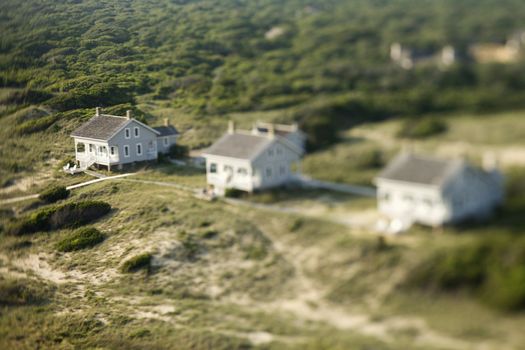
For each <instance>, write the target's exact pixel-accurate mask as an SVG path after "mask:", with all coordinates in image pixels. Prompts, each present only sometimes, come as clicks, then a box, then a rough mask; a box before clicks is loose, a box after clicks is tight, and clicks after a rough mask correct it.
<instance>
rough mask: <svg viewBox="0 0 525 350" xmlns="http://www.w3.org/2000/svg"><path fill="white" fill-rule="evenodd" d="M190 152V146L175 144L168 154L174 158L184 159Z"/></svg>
mask: <svg viewBox="0 0 525 350" xmlns="http://www.w3.org/2000/svg"><path fill="white" fill-rule="evenodd" d="M189 152H190V151H189V148H188V146H185V145H178V144H175V145H171V147H170V149H169V152H168V154H169V156H170V157H172V158H175V159H183V158H187V157H188V155H189Z"/></svg>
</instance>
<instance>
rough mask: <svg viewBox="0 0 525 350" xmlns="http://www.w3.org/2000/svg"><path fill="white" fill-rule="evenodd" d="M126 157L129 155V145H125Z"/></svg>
mask: <svg viewBox="0 0 525 350" xmlns="http://www.w3.org/2000/svg"><path fill="white" fill-rule="evenodd" d="M124 157H129V146H128V145H126V146H124Z"/></svg>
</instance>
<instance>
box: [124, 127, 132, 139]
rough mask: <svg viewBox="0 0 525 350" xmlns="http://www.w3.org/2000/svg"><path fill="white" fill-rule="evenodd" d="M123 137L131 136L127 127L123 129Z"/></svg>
mask: <svg viewBox="0 0 525 350" xmlns="http://www.w3.org/2000/svg"><path fill="white" fill-rule="evenodd" d="M124 137H125V138H127V139H129V138H130V137H131V134H130V131H129V128H126V129H125V130H124Z"/></svg>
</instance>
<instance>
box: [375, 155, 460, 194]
mask: <svg viewBox="0 0 525 350" xmlns="http://www.w3.org/2000/svg"><path fill="white" fill-rule="evenodd" d="M464 165H465V162H464V161H461V160H444V159H439V158H433V157H428V156H421V155H414V154H410V153H404V154H400V155H399V156H397V157H396V158H395V159H394V160H393V161H392V162H390V163H389V164H388V166H387V167H386V168H385V169H384V170H383V171H382V172H381V173H380V174H379V176H377V178H378V179H387V180H395V181H402V182H411V183H417V184H423V185H436V186H442V185H443V184H445V182H446V181H447V180H448V179H449V178H450V177H451V176H452V175H454V174H455V173H456V171H457V170H459V169H460V168H462V167H463V166H464Z"/></svg>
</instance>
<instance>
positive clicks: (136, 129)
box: [133, 126, 140, 138]
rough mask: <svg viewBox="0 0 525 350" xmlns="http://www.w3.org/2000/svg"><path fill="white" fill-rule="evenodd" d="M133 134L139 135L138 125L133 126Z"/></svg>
mask: <svg viewBox="0 0 525 350" xmlns="http://www.w3.org/2000/svg"><path fill="white" fill-rule="evenodd" d="M133 136H134V137H135V138H138V137H140V128H139V127H138V126H134V127H133Z"/></svg>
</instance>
